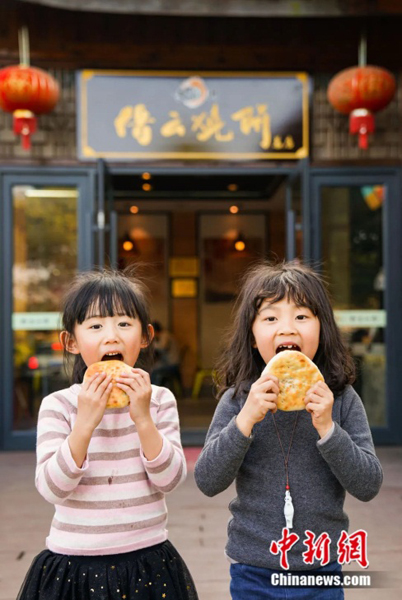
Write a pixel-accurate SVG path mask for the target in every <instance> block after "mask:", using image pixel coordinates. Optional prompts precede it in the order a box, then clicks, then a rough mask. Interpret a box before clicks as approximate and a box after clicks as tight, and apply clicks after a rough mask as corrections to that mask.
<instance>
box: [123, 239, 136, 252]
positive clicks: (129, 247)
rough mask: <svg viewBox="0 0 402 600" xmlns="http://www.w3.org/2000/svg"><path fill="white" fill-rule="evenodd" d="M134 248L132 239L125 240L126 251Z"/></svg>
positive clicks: (124, 247) (124, 248)
mask: <svg viewBox="0 0 402 600" xmlns="http://www.w3.org/2000/svg"><path fill="white" fill-rule="evenodd" d="M133 248H134V244H133V242H131V241H130V240H127V241H125V242H123V250H125V251H126V252H130V250H132V249H133Z"/></svg>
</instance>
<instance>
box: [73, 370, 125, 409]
mask: <svg viewBox="0 0 402 600" xmlns="http://www.w3.org/2000/svg"><path fill="white" fill-rule="evenodd" d="M124 372H125V373H131V367H129V365H126V363H124V362H122V361H121V360H103V361H100V362H97V363H93V364H92V365H90V366H89V367H88V369H87V370H86V371H85V375H84V381H85V380H86V379H88V378H89V377H92V375H95V373H106V374H107V375H111V376H112V383H116V377H119V376H120V374H121V373H124ZM129 404H130V399H129V397H128V396H127V394H126V392H124V391H123V390H121V389H120V388H118V387H116V386H115V385H114V386H113V387H112V391H111V392H110V396H109V398H108V401H107V404H106V408H123V407H124V406H128V405H129Z"/></svg>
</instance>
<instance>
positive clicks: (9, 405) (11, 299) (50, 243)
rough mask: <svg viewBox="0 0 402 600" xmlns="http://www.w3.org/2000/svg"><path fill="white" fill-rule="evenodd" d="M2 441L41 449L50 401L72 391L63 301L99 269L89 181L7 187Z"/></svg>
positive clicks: (23, 181) (30, 181)
mask: <svg viewBox="0 0 402 600" xmlns="http://www.w3.org/2000/svg"><path fill="white" fill-rule="evenodd" d="M2 192H3V193H2V209H3V212H2V217H3V218H2V277H1V282H2V285H1V289H2V295H1V304H2V320H1V322H2V327H1V329H2V336H1V337H2V356H3V360H2V361H1V367H0V368H1V370H2V373H1V380H2V389H1V397H2V404H3V407H4V413H3V417H4V418H3V419H2V421H3V443H4V447H5V448H7V449H27V448H34V444H35V430H36V421H37V414H38V410H39V406H40V403H41V400H42V399H43V397H44V396H46V395H48V394H49V393H51V392H54V391H56V390H58V389H62V388H63V387H67V386H68V385H69V384H68V377H67V375H66V373H65V371H64V368H63V352H62V347H61V344H60V342H59V331H60V325H61V322H60V313H59V311H60V302H61V297H62V295H63V293H64V291H65V290H66V288H67V287H68V285H69V284H70V282H71V279H72V278H73V277H74V275H75V274H76V273H77V271H79V270H83V269H87V268H90V267H91V265H92V255H93V252H92V250H93V249H92V243H91V235H90V222H91V209H92V202H91V201H90V198H91V183H90V178H89V177H88V176H87V175H82V174H81V175H77V176H74V175H71V176H69V175H54V174H49V175H46V176H45V175H41V176H38V175H34V174H32V173H26V174H22V173H19V174H8V175H5V176H3V185H2Z"/></svg>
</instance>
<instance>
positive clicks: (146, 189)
mask: <svg viewBox="0 0 402 600" xmlns="http://www.w3.org/2000/svg"><path fill="white" fill-rule="evenodd" d="M142 189H143V190H144V192H150V191H151V190H152V185H151V184H150V183H143V184H142Z"/></svg>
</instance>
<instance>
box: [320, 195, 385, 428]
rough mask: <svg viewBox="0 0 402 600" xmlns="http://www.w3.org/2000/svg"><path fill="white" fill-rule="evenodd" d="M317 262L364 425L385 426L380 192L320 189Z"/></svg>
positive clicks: (383, 285)
mask: <svg viewBox="0 0 402 600" xmlns="http://www.w3.org/2000/svg"><path fill="white" fill-rule="evenodd" d="M321 198H322V234H321V235H322V256H323V261H324V271H325V273H326V274H327V276H328V279H329V288H330V293H331V297H332V300H333V305H334V309H335V310H336V316H337V319H338V322H339V324H340V327H341V331H342V333H343V335H344V337H345V341H346V342H347V344H348V345H349V346H350V348H351V350H352V354H353V357H354V360H355V363H356V367H357V380H356V383H355V384H354V387H355V389H356V391H357V392H358V394H359V395H360V396H361V398H362V400H363V402H364V404H365V408H366V411H367V415H368V417H369V422H370V425H372V426H373V425H385V424H386V414H385V406H386V403H385V382H386V377H385V375H386V353H385V343H386V315H385V304H384V293H385V277H384V267H383V235H382V226H383V208H382V207H383V203H384V201H385V200H384V198H385V190H384V187H383V186H380V185H378V186H364V187H358V186H350V187H324V188H322V196H321Z"/></svg>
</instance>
